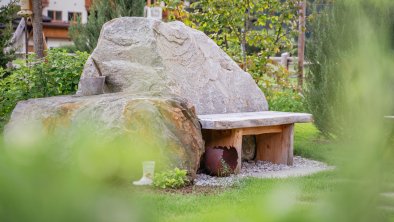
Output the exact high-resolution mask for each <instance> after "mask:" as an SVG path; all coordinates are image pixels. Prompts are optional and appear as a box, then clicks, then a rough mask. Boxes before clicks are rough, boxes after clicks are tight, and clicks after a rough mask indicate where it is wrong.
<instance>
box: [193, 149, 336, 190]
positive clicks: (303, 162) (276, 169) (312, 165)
mask: <svg viewBox="0 0 394 222" xmlns="http://www.w3.org/2000/svg"><path fill="white" fill-rule="evenodd" d="M332 169H334V167H332V166H328V165H327V164H325V163H322V162H319V161H315V160H309V159H305V158H302V157H300V156H295V157H294V162H293V166H287V165H285V164H273V163H270V162H267V161H256V162H255V161H252V162H242V168H241V172H240V173H239V174H232V175H230V176H228V177H213V176H209V175H206V174H197V177H196V179H195V180H194V184H195V185H196V186H232V185H234V184H236V183H239V182H240V180H241V179H243V178H246V177H255V178H287V177H297V176H306V175H311V174H313V173H317V172H320V171H324V170H332Z"/></svg>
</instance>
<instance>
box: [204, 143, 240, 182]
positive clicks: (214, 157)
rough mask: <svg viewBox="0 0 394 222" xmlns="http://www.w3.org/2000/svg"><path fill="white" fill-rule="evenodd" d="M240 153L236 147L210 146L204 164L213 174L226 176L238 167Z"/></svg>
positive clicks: (206, 151)
mask: <svg viewBox="0 0 394 222" xmlns="http://www.w3.org/2000/svg"><path fill="white" fill-rule="evenodd" d="M237 160H238V153H237V150H236V149H235V148H234V147H223V146H218V147H208V148H206V150H205V154H204V166H205V169H206V170H207V171H208V173H209V174H210V175H212V176H219V177H225V176H229V175H230V174H232V173H234V171H235V169H236V168H237Z"/></svg>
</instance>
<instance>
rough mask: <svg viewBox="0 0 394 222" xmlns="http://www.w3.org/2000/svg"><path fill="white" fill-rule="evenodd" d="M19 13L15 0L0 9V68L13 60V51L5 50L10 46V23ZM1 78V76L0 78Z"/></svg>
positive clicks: (11, 28)
mask: <svg viewBox="0 0 394 222" xmlns="http://www.w3.org/2000/svg"><path fill="white" fill-rule="evenodd" d="M18 11H19V6H18V4H17V0H13V1H11V2H10V3H9V4H7V5H4V6H2V7H1V8H0V25H1V27H0V67H2V68H6V66H7V63H8V62H10V61H12V60H13V59H14V58H15V55H14V51H13V50H5V49H6V48H7V47H9V46H10V45H11V44H10V43H11V42H10V40H11V38H12V33H13V26H12V21H13V20H14V19H15V18H16V17H17V15H16V13H17V12H18ZM0 78H1V76H0Z"/></svg>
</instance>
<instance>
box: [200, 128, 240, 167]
mask: <svg viewBox="0 0 394 222" xmlns="http://www.w3.org/2000/svg"><path fill="white" fill-rule="evenodd" d="M203 137H204V140H205V148H207V147H215V146H226V147H231V146H232V147H234V148H235V149H236V150H237V153H238V163H237V168H236V169H235V173H239V172H240V170H241V160H242V159H241V158H242V157H241V155H242V130H239V129H233V130H203Z"/></svg>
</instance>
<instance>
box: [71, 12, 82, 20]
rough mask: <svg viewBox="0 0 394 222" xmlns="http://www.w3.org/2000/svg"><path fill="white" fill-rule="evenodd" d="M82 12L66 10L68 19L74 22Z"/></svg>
mask: <svg viewBox="0 0 394 222" xmlns="http://www.w3.org/2000/svg"><path fill="white" fill-rule="evenodd" d="M81 15H82V13H80V12H68V21H69V22H76V21H77V20H78V18H81Z"/></svg>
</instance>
